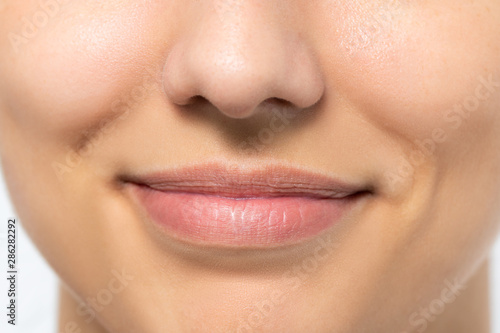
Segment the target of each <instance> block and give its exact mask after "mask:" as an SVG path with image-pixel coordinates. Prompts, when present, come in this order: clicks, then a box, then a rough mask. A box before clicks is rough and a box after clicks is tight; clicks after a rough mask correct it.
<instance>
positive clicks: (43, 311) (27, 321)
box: [0, 170, 500, 333]
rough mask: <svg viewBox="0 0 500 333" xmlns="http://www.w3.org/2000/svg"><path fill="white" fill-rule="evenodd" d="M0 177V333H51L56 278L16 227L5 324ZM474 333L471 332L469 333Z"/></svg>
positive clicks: (496, 293)
mask: <svg viewBox="0 0 500 333" xmlns="http://www.w3.org/2000/svg"><path fill="white" fill-rule="evenodd" d="M0 171H1V170H0ZM15 216H16V215H15V213H14V210H13V209H12V206H11V205H10V203H9V199H8V197H7V193H6V190H5V187H4V183H3V180H2V179H1V176H0V219H1V223H0V277H1V279H0V309H2V310H1V311H0V332H5V333H10V332H20V333H54V332H56V330H57V326H56V318H57V312H56V309H57V299H56V294H57V284H56V277H55V275H54V273H53V272H52V270H51V269H50V268H49V267H48V266H47V264H46V263H45V261H44V259H43V258H42V257H41V256H40V254H39V253H38V252H37V250H36V249H35V248H34V246H33V245H32V243H31V241H30V240H29V239H28V238H27V236H26V234H25V233H24V231H23V230H22V229H21V228H20V226H19V225H18V229H17V230H18V234H17V248H18V253H17V259H18V260H17V264H18V271H19V274H18V279H19V280H18V299H17V308H18V314H17V316H18V321H17V323H18V325H17V327H12V326H11V325H8V324H7V316H6V311H7V309H6V306H7V302H8V298H7V289H8V288H7V279H6V272H7V267H6V265H7V258H6V256H7V251H6V249H7V242H6V230H7V229H6V223H7V219H8V218H10V217H15ZM491 274H492V278H491V281H492V284H493V285H492V288H493V289H492V292H493V297H492V303H493V304H492V320H493V330H492V333H500V241H499V242H497V245H496V247H495V249H494V251H493V266H492V271H491ZM471 333H473V332H471Z"/></svg>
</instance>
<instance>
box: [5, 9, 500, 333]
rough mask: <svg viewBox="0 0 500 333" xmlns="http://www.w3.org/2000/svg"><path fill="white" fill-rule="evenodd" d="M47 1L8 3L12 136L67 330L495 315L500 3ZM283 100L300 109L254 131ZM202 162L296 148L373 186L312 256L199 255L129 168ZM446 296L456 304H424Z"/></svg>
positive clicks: (12, 161) (448, 323)
mask: <svg viewBox="0 0 500 333" xmlns="http://www.w3.org/2000/svg"><path fill="white" fill-rule="evenodd" d="M61 3H62V1H61ZM41 8H42V7H40V5H39V2H38V1H34V0H26V1H11V0H2V1H1V2H0V17H1V20H0V35H1V37H2V38H0V49H1V50H2V52H0V77H1V80H0V152H1V159H2V166H3V169H4V173H5V178H6V182H7V185H8V188H9V190H10V193H11V197H12V200H13V203H14V205H15V207H16V208H17V211H18V214H19V217H20V218H21V220H22V222H23V225H24V227H25V228H26V230H27V231H28V233H29V234H30V236H31V237H32V239H33V241H34V242H35V243H36V244H37V246H38V248H39V249H40V251H41V252H42V253H43V255H44V256H45V257H46V258H47V260H48V262H49V263H50V264H51V266H52V267H53V268H54V270H55V271H56V272H57V274H58V275H59V277H60V279H61V317H60V328H59V331H60V332H91V333H93V332H121V333H127V332H148V333H149V332H152V333H156V332H166V331H168V332H247V331H248V332H251V331H253V332H285V331H286V332H306V331H308V332H325V333H326V332H382V331H383V332H405V331H406V332H412V331H415V332H423V331H425V332H459V333H460V332H479V333H481V332H488V329H489V328H488V320H489V319H488V305H487V303H488V300H487V293H488V290H487V278H486V276H487V271H486V260H487V257H488V253H489V250H490V247H491V245H492V243H493V242H494V241H495V238H496V236H497V234H498V229H499V220H498V218H497V217H498V214H499V213H500V212H499V211H498V210H499V207H500V205H499V202H500V172H499V171H500V153H499V152H500V149H499V148H500V112H499V107H500V38H498V36H500V2H499V1H493V0H477V1H452V0H440V1H431V0H429V1H382V0H375V1H355V2H353V1H330V0H314V1H299V0H290V1H277V0H266V1H263V0H262V1H261V0H256V1H244V0H240V1H238V0H232V1H229V0H224V1H222V0H221V1H216V0H204V1H194V0H182V1H159V0H154V1H141V0H139V1H129V0H123V1H114V0H113V1H112V0H109V1H105V2H102V1H94V0H88V1H81V0H73V1H67V2H66V3H64V4H61V5H59V6H58V7H57V8H58V9H54V8H52V9H53V11H52V12H51V17H50V18H49V19H48V20H47V21H46V22H44V21H43V18H42V19H40V18H39V20H40V21H37V22H38V25H39V26H40V27H39V28H36V29H35V31H34V32H33V31H29V26H27V23H26V22H34V21H33V15H40V11H41V10H43V9H41ZM37 13H38V14H37ZM23 18H27V21H26V20H24V19H23ZM40 22H41V23H40ZM26 29H28V30H26ZM27 32H30V33H27ZM23 33H24V35H23ZM26 36H28V37H26ZM484 81H487V82H490V83H489V84H487V85H485V84H484ZM139 95H140V96H139ZM138 96H139V97H138ZM196 96H198V97H197V98H193V97H196ZM125 103H127V104H128V106H125V105H126V104H125ZM272 108H275V109H276V108H277V109H278V110H280V109H282V108H292V109H293V112H294V114H295V118H293V120H292V121H291V122H290V124H289V125H287V126H285V127H284V128H283V129H282V130H280V131H276V132H275V133H274V137H273V140H271V141H270V142H266V143H263V142H260V141H257V143H258V145H256V144H255V142H254V144H253V145H252V144H248V143H249V142H251V139H252V138H254V139H255V137H256V136H257V135H258V133H259V131H260V130H262V129H263V128H270V122H271V116H270V114H271V113H270V109H272ZM467 108H468V109H469V111H467ZM245 142H246V143H245ZM422 143H425V146H423V145H422ZM256 147H257V148H256ZM422 147H427V149H424V148H422ZM200 160H203V161H222V162H225V163H230V164H238V165H248V166H257V167H261V166H262V165H265V164H266V163H271V162H274V163H280V164H285V165H286V164H291V165H295V166H299V167H302V168H304V169H311V170H315V171H317V172H321V173H324V174H327V175H333V176H340V177H343V178H345V179H352V180H355V181H361V182H365V183H367V184H370V185H371V186H372V187H373V189H374V193H373V195H372V196H371V197H370V198H369V199H368V200H367V202H366V205H363V207H362V209H360V210H359V211H356V212H355V213H354V214H353V216H352V218H351V219H349V220H348V221H346V223H343V224H341V225H338V226H336V227H335V228H332V230H329V231H328V232H327V233H326V234H325V235H322V236H321V237H326V238H325V239H329V240H330V242H329V243H328V244H329V245H328V246H327V247H326V248H325V251H324V253H327V255H325V256H324V257H322V259H321V260H320V261H318V262H317V268H316V269H313V270H312V271H310V272H306V271H305V270H304V269H301V267H302V266H301V265H302V264H303V263H304V262H305V260H307V259H308V258H309V259H310V258H313V252H314V248H315V246H317V244H319V243H318V241H319V238H320V237H317V239H313V240H311V241H310V242H308V243H306V244H302V245H300V246H296V247H293V248H292V249H285V250H283V251H281V252H279V253H277V254H276V253H274V252H273V254H271V253H270V252H266V251H263V252H259V253H254V252H252V253H246V252H244V253H241V254H239V255H236V256H235V255H234V253H232V252H231V251H228V252H225V251H223V252H222V253H221V252H220V251H217V250H214V249H200V248H196V247H195V248H194V249H191V250H192V251H191V252H189V254H187V253H188V251H187V250H186V249H184V248H182V249H181V251H176V250H174V249H173V248H172V247H171V246H170V244H169V240H168V238H166V237H163V236H157V235H155V234H154V233H153V232H152V231H151V229H149V228H148V227H147V223H145V220H144V218H143V216H142V215H141V214H140V213H139V210H138V208H137V207H136V205H134V204H133V202H132V199H131V197H130V195H129V194H128V193H127V192H126V191H124V189H123V188H122V187H120V186H119V184H118V182H117V177H118V176H119V175H121V174H123V173H126V172H146V171H148V170H151V169H155V170H156V169H163V170H164V169H170V168H174V167H178V166H184V165H187V164H190V163H194V162H197V161H200ZM287 272H288V273H290V272H292V273H291V274H288V275H286V276H287V277H288V278H286V279H284V278H283V274H285V273H287ZM117 274H118V275H120V274H122V278H123V277H124V276H125V278H124V279H122V280H117V278H116V276H117ZM118 281H121V282H118ZM449 283H452V284H455V285H458V286H460V287H459V288H458V289H457V288H456V289H455V292H454V293H453V292H452V293H451V294H450V292H451V290H450V289H449ZM106 295H108V296H109V295H112V296H111V299H109V298H105V296H106ZM271 295H274V296H271ZM276 295H278V296H279V297H278V299H279V301H278V302H276V303H272V304H274V305H272V306H271V309H270V311H267V310H263V312H261V314H260V320H258V323H257V324H251V322H253V323H255V321H252V318H254V319H255V316H256V315H255V313H256V310H255V309H256V306H257V307H258V306H259V304H263V303H262V302H268V303H267V304H269V301H270V300H272V299H274V297H275V296H276ZM453 296H455V297H453ZM99 297H100V300H101V301H97V305H96V303H95V302H96V301H93V302H94V303H92V299H93V298H94V299H99ZM89 300H90V301H89ZM103 300H104V301H103ZM436 300H438V301H436ZM82 301H87V302H89V303H92V304H94V307H95V309H94V310H93V311H90V310H89V311H84V310H83V307H81V306H79V304H80V303H81V302H82ZM439 301H440V302H441V303H439ZM433 302H434V303H433ZM104 303H105V304H104ZM432 304H435V305H436V304H437V305H439V304H442V305H443V308H444V312H443V313H441V314H439V315H432V312H431V315H429V312H428V311H427V312H423V313H427V314H426V315H424V314H422V311H425V309H430V308H431V306H432ZM478 309H479V310H478ZM262 313H265V314H262ZM257 316H258V315H257ZM244 325H249V326H250V327H251V330H250V329H248V328H247V329H246V330H244V329H243V328H242V327H243V326H244ZM238 329H239V331H238Z"/></svg>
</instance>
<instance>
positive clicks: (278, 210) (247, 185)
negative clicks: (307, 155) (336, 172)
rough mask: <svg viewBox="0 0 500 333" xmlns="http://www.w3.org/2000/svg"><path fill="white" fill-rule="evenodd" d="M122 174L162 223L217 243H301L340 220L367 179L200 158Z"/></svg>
mask: <svg viewBox="0 0 500 333" xmlns="http://www.w3.org/2000/svg"><path fill="white" fill-rule="evenodd" d="M121 180H122V181H123V182H124V183H125V184H126V185H127V187H128V188H129V189H130V190H131V192H132V195H133V197H134V198H135V199H136V201H137V202H138V203H139V206H142V208H143V209H145V211H146V212H147V215H148V216H149V217H150V219H151V220H152V221H153V222H154V224H155V225H157V226H159V227H160V229H161V230H162V231H164V232H166V233H167V234H168V235H170V236H172V237H174V238H175V239H177V240H181V241H184V242H188V243H192V244H198V245H211V246H221V247H238V248H242V247H245V248H249V247H258V248H265V247H277V246H281V245H290V244H295V243H300V242H302V241H305V240H307V239H309V238H312V237H314V236H316V235H318V234H320V233H321V232H323V231H324V230H326V229H328V228H330V227H331V226H333V225H335V224H337V223H339V222H340V221H341V220H342V217H343V216H344V215H346V213H347V212H348V211H349V210H351V209H352V208H353V207H354V205H355V204H356V202H358V201H359V198H360V197H362V196H363V195H365V194H369V193H371V191H370V189H369V187H367V186H366V185H364V186H363V185H360V184H352V183H347V182H344V181H339V180H337V179H334V178H331V177H328V176H325V175H322V174H319V173H314V172H309V171H303V170H301V169H298V168H292V167H285V166H267V167H265V168H254V169H249V168H240V167H238V166H233V167H227V166H225V165H222V164H205V165H197V166H190V167H185V168H180V169H174V170H170V171H165V172H156V173H152V174H146V175H138V176H125V177H121Z"/></svg>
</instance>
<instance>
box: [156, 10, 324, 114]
mask: <svg viewBox="0 0 500 333" xmlns="http://www.w3.org/2000/svg"><path fill="white" fill-rule="evenodd" d="M240 18H241V15H240ZM242 21H243V20H241V19H240V20H239V21H238V24H236V26H235V27H232V28H231V27H230V24H229V23H227V22H226V24H222V25H220V22H219V23H218V24H217V25H212V26H209V28H207V27H206V26H205V28H204V29H200V30H199V31H197V32H196V33H194V34H190V36H191V37H187V36H184V38H181V39H180V40H179V41H177V43H176V44H175V45H173V46H172V48H171V50H170V53H169V55H168V57H167V60H166V62H165V69H164V73H163V74H164V89H165V93H166V95H167V97H168V99H170V101H171V102H173V103H175V104H178V105H187V104H190V103H191V102H192V101H193V100H195V97H202V98H204V99H205V100H207V101H208V102H209V103H211V104H212V105H213V106H215V107H216V108H217V109H218V110H219V111H220V112H222V113H223V114H225V115H226V116H228V117H231V118H247V117H251V116H252V115H253V114H254V113H256V112H257V110H258V109H259V105H261V104H262V103H263V102H265V101H266V100H270V99H279V100H282V101H285V102H287V103H289V104H291V105H292V106H294V107H297V108H301V109H303V108H307V107H310V106H312V105H314V104H315V103H317V102H318V101H319V100H320V99H321V97H322V95H323V91H324V83H323V80H322V77H321V72H320V69H319V67H318V65H317V63H316V61H315V58H314V53H313V52H312V51H311V49H310V48H308V45H307V44H306V42H305V41H303V40H301V39H300V38H299V37H293V32H290V31H289V30H287V31H280V30H279V28H276V27H274V28H271V27H270V26H265V25H262V24H256V23H255V22H249V23H246V24H245V23H242ZM200 26H202V25H200ZM219 26H222V28H219ZM273 29H274V30H273Z"/></svg>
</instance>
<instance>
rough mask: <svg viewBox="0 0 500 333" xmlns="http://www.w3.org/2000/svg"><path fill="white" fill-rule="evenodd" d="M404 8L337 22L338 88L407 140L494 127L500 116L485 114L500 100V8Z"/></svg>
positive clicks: (425, 5)
mask: <svg viewBox="0 0 500 333" xmlns="http://www.w3.org/2000/svg"><path fill="white" fill-rule="evenodd" d="M398 3H399V5H398V6H397V7H390V6H389V7H387V6H386V7H383V6H382V7H380V8H379V7H377V8H374V9H373V11H370V13H369V14H368V13H367V12H360V11H353V12H351V13H345V15H351V16H352V15H357V18H356V17H351V18H349V16H347V19H344V20H337V21H338V22H342V23H341V27H340V28H339V29H340V31H342V40H341V41H340V42H338V43H337V45H339V46H340V47H339V49H337V50H336V51H335V52H336V53H338V54H341V55H342V56H340V57H338V65H337V67H336V68H335V69H334V70H335V71H336V73H335V75H332V76H331V77H338V78H341V81H339V82H334V83H333V85H334V86H336V87H338V89H339V90H342V93H343V94H345V95H346V96H348V98H349V99H351V101H352V102H353V103H354V104H355V105H357V106H358V108H359V109H360V110H361V111H362V112H363V113H364V115H365V116H366V117H368V118H370V120H371V122H373V123H375V124H378V125H379V126H380V127H382V128H384V130H387V131H390V132H394V133H395V134H397V135H400V136H402V137H406V138H424V137H430V136H432V132H433V131H434V130H435V129H438V128H441V129H442V130H443V131H445V132H449V134H450V135H451V134H452V132H454V131H455V130H456V129H457V128H458V127H460V125H461V124H462V123H465V121H466V120H467V122H468V123H469V124H475V126H469V127H467V129H471V130H472V129H473V128H478V127H481V126H491V124H492V122H491V120H492V117H496V116H497V115H496V114H495V113H492V112H487V111H488V109H491V108H492V107H493V106H492V105H493V104H494V103H492V102H493V100H494V98H497V99H498V96H499V93H500V86H499V85H498V82H499V81H500V40H499V39H498V34H499V33H500V6H499V5H496V8H489V7H488V6H487V5H486V2H485V1H479V2H477V3H476V4H475V5H472V4H469V3H468V4H463V5H457V4H456V3H450V1H440V2H435V3H434V2H423V3H420V2H419V3H416V4H410V3H407V2H404V1H399V2H398ZM388 8H389V9H388ZM330 52H333V51H330ZM485 81H489V82H491V81H495V82H497V83H496V85H495V84H487V83H485ZM457 106H458V107H457ZM460 109H461V110H462V111H460ZM454 110H455V111H454ZM485 111H486V112H485ZM490 111H491V110H490ZM465 128H466V127H465V126H464V127H462V129H465Z"/></svg>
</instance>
